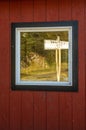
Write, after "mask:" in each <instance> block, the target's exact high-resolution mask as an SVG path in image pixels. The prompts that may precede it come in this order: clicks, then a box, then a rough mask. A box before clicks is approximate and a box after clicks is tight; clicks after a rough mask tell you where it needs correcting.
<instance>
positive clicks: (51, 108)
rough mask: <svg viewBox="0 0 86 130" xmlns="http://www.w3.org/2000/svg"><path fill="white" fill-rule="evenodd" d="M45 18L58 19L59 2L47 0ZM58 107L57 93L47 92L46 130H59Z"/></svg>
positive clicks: (49, 19) (48, 19)
mask: <svg viewBox="0 0 86 130" xmlns="http://www.w3.org/2000/svg"><path fill="white" fill-rule="evenodd" d="M46 4H47V10H46V14H47V15H46V20H47V21H58V13H59V2H58V0H54V2H52V0H47V2H46ZM59 112H60V109H59V93H58V92H48V93H47V130H57V129H58V130H60V125H59V124H60V122H59V121H60V119H59V118H60V115H59V114H60V113H59Z"/></svg>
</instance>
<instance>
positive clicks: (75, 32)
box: [11, 21, 78, 92]
mask: <svg viewBox="0 0 86 130" xmlns="http://www.w3.org/2000/svg"><path fill="white" fill-rule="evenodd" d="M55 26H56V27H68V26H71V27H72V85H69V86H65V85H64V86H63V85H62V86H61V85H45V84H44V85H38V84H36V85H35V84H34V85H29V84H28V85H22V84H18V85H17V84H16V83H15V78H16V74H15V67H16V64H15V61H16V56H15V53H16V47H15V42H16V28H27V27H55ZM11 88H12V90H38V91H40V90H41V91H73V92H74V91H78V21H59V22H58V21H57V22H23V23H22V22H19V23H18V22H17V23H12V24H11Z"/></svg>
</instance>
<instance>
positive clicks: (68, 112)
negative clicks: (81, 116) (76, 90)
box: [59, 0, 72, 130]
mask: <svg viewBox="0 0 86 130" xmlns="http://www.w3.org/2000/svg"><path fill="white" fill-rule="evenodd" d="M59 20H60V21H62V20H63V21H68V20H71V0H70V1H69V0H65V1H64V0H60V1H59ZM59 102H60V130H72V94H71V92H65V93H64V92H63V93H60V101H59Z"/></svg>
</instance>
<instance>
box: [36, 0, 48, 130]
mask: <svg viewBox="0 0 86 130" xmlns="http://www.w3.org/2000/svg"><path fill="white" fill-rule="evenodd" d="M45 1H46V0H43V1H41V0H34V22H40V21H41V22H43V21H45V18H46V17H45V13H46V12H45V11H46V5H45ZM34 130H46V92H41V91H40V92H34Z"/></svg>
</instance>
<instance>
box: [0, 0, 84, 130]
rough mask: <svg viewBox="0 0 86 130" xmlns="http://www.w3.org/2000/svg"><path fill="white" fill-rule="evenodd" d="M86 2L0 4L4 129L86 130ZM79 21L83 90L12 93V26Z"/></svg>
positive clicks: (0, 116) (0, 122)
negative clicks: (26, 23) (23, 23)
mask: <svg viewBox="0 0 86 130" xmlns="http://www.w3.org/2000/svg"><path fill="white" fill-rule="evenodd" d="M85 6H86V3H84V0H82V1H81V0H78V1H77V0H53V1H52V0H2V1H0V130H85V129H86V127H85V108H86V107H85V98H86V93H85V85H86V81H85V67H86V62H85V59H86V54H85V50H86V45H85V44H86V43H85V41H86V38H85V34H86V31H85V30H86V27H85V24H86V18H85V17H86V9H85V8H86V7H85ZM63 20H64V21H66V20H78V21H79V31H78V46H79V50H78V51H79V74H78V77H79V86H78V87H79V91H78V92H74V93H73V92H48V91H46V92H45V91H43V92H42V91H38V92H37V91H34V92H33V91H12V90H11V26H10V25H11V23H12V22H36V21H37V22H38V21H42V22H43V21H45V22H46V21H63Z"/></svg>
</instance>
